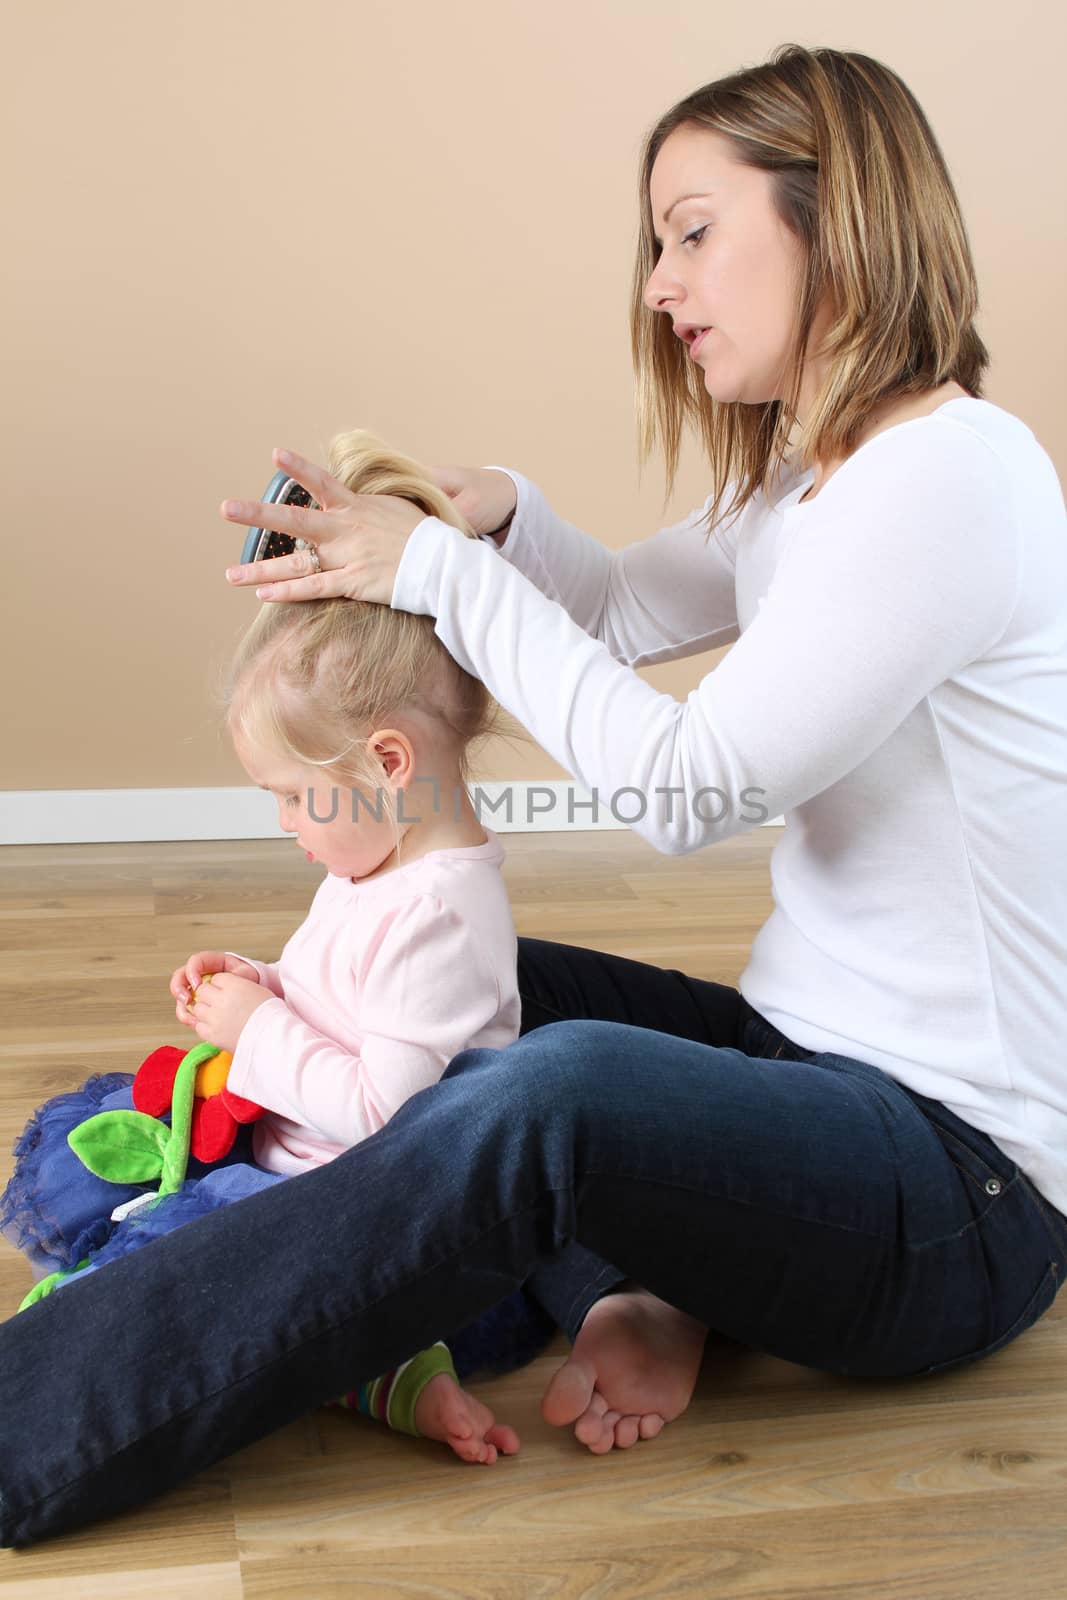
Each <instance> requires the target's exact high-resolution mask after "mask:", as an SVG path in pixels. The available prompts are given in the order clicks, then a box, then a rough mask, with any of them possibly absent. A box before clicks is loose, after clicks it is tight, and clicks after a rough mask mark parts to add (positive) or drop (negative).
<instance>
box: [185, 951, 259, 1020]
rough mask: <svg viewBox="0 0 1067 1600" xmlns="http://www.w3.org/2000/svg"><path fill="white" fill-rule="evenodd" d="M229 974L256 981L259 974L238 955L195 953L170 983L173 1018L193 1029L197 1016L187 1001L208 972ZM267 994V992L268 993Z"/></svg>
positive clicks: (218, 952)
mask: <svg viewBox="0 0 1067 1600" xmlns="http://www.w3.org/2000/svg"><path fill="white" fill-rule="evenodd" d="M216 972H232V973H233V974H234V976H235V977H238V978H249V979H251V981H252V982H253V983H258V982H259V973H258V972H257V971H256V969H255V967H253V966H252V965H251V964H250V963H249V962H247V961H242V960H241V958H240V956H230V955H227V954H226V952H225V950H197V951H196V953H195V954H194V955H191V956H189V958H188V960H187V961H186V962H185V963H184V965H183V966H180V967H176V968H175V970H174V973H173V975H172V976H171V980H170V992H171V994H172V995H173V996H174V998H175V1000H176V1001H177V1002H178V1003H177V1005H176V1007H175V1015H176V1016H177V1018H178V1021H179V1022H184V1024H185V1026H186V1027H187V1028H195V1027H196V1017H195V1016H194V1015H193V1013H192V1012H191V1011H190V1010H189V1001H190V1000H191V998H192V996H193V995H194V994H195V992H196V989H197V987H198V986H199V985H200V984H201V983H202V982H203V981H204V977H205V975H206V974H207V973H211V974H212V975H214V974H215V973H216ZM267 993H268V994H269V993H270V990H268V991H267Z"/></svg>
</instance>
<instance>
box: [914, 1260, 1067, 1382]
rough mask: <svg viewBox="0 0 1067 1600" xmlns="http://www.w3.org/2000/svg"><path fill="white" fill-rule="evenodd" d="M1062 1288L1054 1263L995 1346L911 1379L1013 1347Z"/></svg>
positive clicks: (937, 1365) (938, 1363) (940, 1363)
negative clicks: (1007, 1345)
mask: <svg viewBox="0 0 1067 1600" xmlns="http://www.w3.org/2000/svg"><path fill="white" fill-rule="evenodd" d="M1059 1287H1060V1272H1059V1263H1058V1262H1056V1261H1050V1262H1049V1263H1048V1265H1047V1266H1046V1268H1045V1272H1044V1275H1043V1277H1042V1278H1041V1281H1040V1283H1039V1284H1038V1286H1037V1288H1036V1289H1035V1290H1034V1292H1033V1294H1032V1295H1031V1296H1030V1298H1029V1300H1028V1301H1027V1302H1026V1305H1025V1306H1024V1307H1023V1309H1022V1311H1020V1313H1019V1315H1018V1316H1017V1317H1016V1319H1015V1321H1014V1322H1013V1323H1012V1324H1011V1327H1010V1328H1008V1329H1007V1330H1006V1331H1005V1332H1004V1333H1002V1334H999V1335H998V1337H997V1338H996V1339H994V1340H993V1341H992V1343H991V1344H987V1345H985V1346H984V1347H983V1348H982V1349H981V1350H973V1351H971V1352H969V1353H968V1354H967V1355H962V1356H953V1357H952V1358H951V1360H949V1361H936V1362H935V1363H934V1365H933V1366H931V1367H922V1368H920V1369H919V1371H918V1372H915V1373H912V1374H911V1376H912V1377H916V1378H920V1377H921V1378H925V1377H928V1376H930V1375H931V1374H933V1373H935V1372H947V1371H948V1370H949V1368H950V1367H962V1366H966V1365H967V1363H968V1362H970V1361H981V1360H982V1359H983V1358H984V1357H985V1356H991V1355H994V1354H995V1353H996V1352H997V1351H998V1350H1002V1349H1003V1348H1004V1346H1005V1345H1006V1344H1010V1343H1011V1341H1012V1340H1013V1339H1015V1338H1018V1336H1019V1334H1020V1333H1025V1332H1026V1330H1027V1328H1029V1327H1031V1326H1032V1325H1033V1323H1035V1322H1036V1321H1037V1319H1038V1318H1039V1317H1041V1316H1043V1315H1044V1313H1045V1312H1046V1311H1047V1310H1048V1308H1049V1306H1050V1305H1051V1304H1052V1302H1053V1300H1055V1298H1056V1295H1057V1293H1058V1292H1059Z"/></svg>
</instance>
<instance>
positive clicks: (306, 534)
mask: <svg viewBox="0 0 1067 1600" xmlns="http://www.w3.org/2000/svg"><path fill="white" fill-rule="evenodd" d="M219 510H220V512H221V513H222V515H223V516H224V517H225V518H226V521H227V522H240V523H242V524H243V525H244V526H245V527H246V528H270V529H271V530H272V532H274V533H287V534H289V535H290V537H291V538H293V539H311V540H313V541H316V542H317V541H318V540H319V539H324V538H325V537H326V535H327V534H328V533H329V532H330V531H331V530H332V528H333V523H332V522H331V521H330V514H329V512H328V511H316V510H314V509H313V508H312V507H311V506H282V505H274V504H269V503H268V502H267V501H266V500H224V501H223V502H222V505H221V506H220V507H219ZM281 559H282V558H281V557H280V556H279V557H278V560H279V561H280V560H281Z"/></svg>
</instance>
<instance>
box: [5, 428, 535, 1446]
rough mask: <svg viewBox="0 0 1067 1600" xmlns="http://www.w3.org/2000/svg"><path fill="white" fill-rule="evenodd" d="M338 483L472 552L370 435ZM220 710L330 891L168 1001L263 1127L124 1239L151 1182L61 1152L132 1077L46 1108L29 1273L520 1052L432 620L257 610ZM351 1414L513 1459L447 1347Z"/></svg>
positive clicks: (121, 1242)
mask: <svg viewBox="0 0 1067 1600" xmlns="http://www.w3.org/2000/svg"><path fill="white" fill-rule="evenodd" d="M330 470H331V471H332V473H333V474H334V476H335V477H337V478H339V479H340V481H341V482H343V483H345V484H346V486H347V487H349V488H350V489H352V490H354V491H355V492H357V493H363V494H368V493H381V494H395V495H403V496H405V497H406V498H408V499H410V500H412V501H413V502H414V503H415V504H417V505H419V506H421V507H422V508H423V509H424V510H425V511H426V513H427V514H428V515H433V516H437V517H440V518H441V519H442V520H444V521H448V522H450V523H452V524H453V525H455V526H458V527H460V528H461V529H462V531H463V532H465V533H468V534H470V536H471V537H473V534H472V533H471V530H470V529H468V528H467V526H466V524H465V523H464V521H463V519H462V517H461V515H460V513H459V512H457V511H456V509H455V507H454V506H453V504H452V502H451V501H450V500H449V499H448V497H447V496H446V495H445V494H444V493H443V492H442V491H441V490H440V489H438V488H437V487H436V486H435V485H434V484H433V483H432V482H430V481H429V480H428V479H427V478H426V477H425V475H424V474H423V473H422V472H421V471H420V470H419V468H418V467H417V465H416V464H415V463H414V462H411V461H409V460H408V459H407V458H405V457H403V456H399V455H397V454H396V453H395V452H392V451H388V450H386V449H385V448H384V447H383V446H382V445H381V443H380V442H379V441H378V440H376V439H375V438H374V437H373V435H370V434H366V433H363V432H356V433H350V434H343V435H340V436H339V437H337V438H336V439H334V440H333V442H332V444H331V447H330ZM226 701H227V722H228V725H229V729H230V733H231V735H232V738H233V742H234V747H235V750H236V752H237V755H238V757H239V759H240V761H241V763H242V765H243V766H244V767H245V769H246V771H247V772H248V773H249V776H250V777H251V778H252V779H253V780H254V781H255V782H256V783H258V784H259V785H260V786H261V787H262V788H264V789H267V790H269V791H270V792H271V793H272V794H273V795H274V796H275V797H276V799H277V802H278V814H279V821H280V824H281V826H282V828H284V829H285V831H286V832H288V833H291V834H293V835H294V836H295V837H296V840H297V843H298V844H299V845H300V847H301V848H302V849H303V850H304V851H305V853H306V855H307V857H308V859H309V860H315V861H317V862H319V863H320V865H322V866H323V867H325V868H326V876H325V878H324V879H323V881H322V883H321V885H320V886H319V889H318V891H317V892H316V894H315V897H314V899H313V900H312V903H311V907H310V909H309V911H308V915H307V917H306V919H305V921H304V922H303V923H302V925H301V926H300V927H299V928H298V929H297V931H296V932H295V933H294V934H293V936H292V937H291V938H290V940H289V941H288V943H287V944H286V946H285V948H284V950H283V951H282V954H281V957H280V959H279V960H278V961H277V962H274V963H264V962H261V961H256V960H252V959H250V958H246V957H243V956H239V955H236V954H234V953H232V952H223V951H205V950H201V951H198V952H196V953H195V954H193V955H191V956H189V957H188V958H187V959H186V960H185V962H184V963H183V964H182V965H181V966H180V967H179V968H178V969H177V970H176V971H175V973H174V975H173V977H172V978H171V985H170V987H171V993H172V994H173V995H174V997H175V1000H176V1003H177V1016H178V1020H179V1021H180V1022H182V1023H184V1024H185V1025H186V1026H188V1027H189V1028H191V1029H193V1030H195V1032H196V1033H197V1034H198V1035H199V1037H200V1039H202V1040H205V1041H209V1042H210V1043H211V1044H213V1045H216V1046H218V1047H219V1048H220V1049H223V1050H228V1051H230V1052H231V1053H232V1056H233V1061H232V1065H231V1066H230V1071H229V1079H228V1083H227V1087H228V1088H229V1089H230V1090H231V1091H232V1092H233V1093H234V1094H236V1095H238V1096H241V1097H243V1098H244V1099H247V1100H250V1101H254V1102H256V1103H257V1104H258V1105H261V1106H263V1107H265V1108H266V1112H265V1115H264V1116H263V1117H262V1118H261V1119H260V1120H259V1121H257V1122H255V1123H253V1124H250V1125H249V1126H248V1127H245V1128H242V1130H241V1134H240V1136H239V1140H238V1143H237V1145H236V1146H235V1147H234V1150H233V1152H231V1155H230V1156H229V1157H227V1158H226V1159H225V1161H224V1162H223V1163H220V1164H218V1165H216V1166H213V1167H211V1168H210V1169H209V1168H206V1167H203V1166H202V1165H201V1164H199V1163H197V1162H196V1161H195V1160H192V1159H191V1160H190V1163H189V1172H190V1173H191V1174H195V1175H193V1176H190V1177H188V1178H187V1179H186V1181H185V1183H184V1184H183V1185H182V1187H181V1189H180V1190H179V1191H178V1192H177V1193H176V1194H174V1195H171V1196H168V1197H167V1198H165V1199H162V1200H160V1201H159V1202H158V1203H157V1204H156V1205H154V1206H149V1207H146V1208H144V1209H141V1210H135V1211H133V1212H132V1213H131V1214H130V1215H129V1216H128V1217H126V1218H124V1219H123V1220H120V1221H118V1222H114V1221H113V1220H112V1218H111V1212H112V1208H113V1207H115V1206H116V1205H117V1203H118V1202H119V1201H122V1200H124V1199H126V1198H127V1197H133V1198H136V1197H137V1196H138V1195H139V1194H141V1193H144V1192H145V1190H144V1188H143V1187H141V1188H138V1187H130V1188H122V1187H120V1186H116V1185H114V1184H108V1183H105V1182H104V1181H103V1180H102V1179H99V1178H96V1177H94V1176H93V1175H92V1174H91V1173H89V1172H88V1171H87V1170H86V1169H85V1168H84V1167H83V1166H81V1164H80V1163H79V1161H78V1158H77V1157H76V1156H75V1154H74V1153H73V1151H72V1150H71V1149H70V1147H69V1145H68V1144H67V1138H66V1136H67V1134H68V1133H69V1131H70V1130H71V1129H72V1128H73V1127H75V1126H76V1125H77V1124H78V1123H80V1122H83V1121H84V1120H85V1119H86V1118H87V1117H89V1116H91V1115H93V1114H94V1113H96V1112H99V1111H102V1110H108V1109H112V1108H114V1107H123V1106H129V1105H131V1104H132V1100H131V1096H130V1089H129V1084H130V1083H131V1082H132V1075H128V1074H117V1073H113V1074H108V1075H107V1076H105V1077H97V1078H94V1079H90V1081H89V1082H88V1083H87V1084H86V1085H84V1086H83V1087H82V1089H80V1090H78V1091H76V1092H75V1093H73V1094H68V1095H61V1096H58V1097H56V1098H55V1099H54V1100H51V1101H49V1102H47V1104H46V1105H45V1106H43V1107H42V1108H41V1109H40V1111H38V1112H37V1113H36V1115H35V1117H34V1118H33V1119H32V1120H31V1122H30V1124H29V1125H28V1126H27V1128H26V1130H25V1132H24V1133H23V1135H22V1137H21V1139H20V1140H19V1143H18V1145H17V1146H16V1154H17V1155H18V1158H19V1159H18V1164H17V1166H16V1170H15V1173H14V1175H13V1177H12V1179H11V1181H10V1183H9V1184H8V1187H7V1190H6V1192H5V1194H4V1197H3V1200H2V1202H0V1231H2V1232H3V1233H4V1234H5V1236H6V1237H8V1238H9V1239H11V1240H12V1241H13V1242H14V1243H15V1244H17V1245H18V1246H19V1247H20V1248H22V1249H25V1250H26V1252H27V1254H28V1255H29V1256H30V1259H31V1262H32V1263H33V1265H34V1267H35V1270H37V1271H38V1272H40V1271H45V1272H51V1271H52V1270H53V1269H55V1268H56V1267H59V1268H60V1269H68V1270H69V1269H71V1268H75V1267H77V1266H78V1264H79V1263H80V1262H82V1261H87V1265H83V1266H82V1267H81V1270H82V1271H92V1270H98V1269H99V1268H100V1267H101V1266H105V1265H107V1264H108V1263H109V1262H111V1261H113V1260H116V1259H118V1258H119V1257H121V1256H122V1255H125V1254H128V1253H129V1252H130V1251H131V1250H133V1249H137V1248H140V1247H141V1246H142V1245H144V1244H146V1243H149V1242H150V1241H151V1240H152V1239H154V1238H156V1237H159V1235H160V1234H161V1233H163V1232H168V1231H170V1229H171V1228H173V1227H176V1226H179V1225H180V1224H181V1223H183V1222H185V1221H189V1220H193V1219H195V1218H196V1217H198V1216H202V1215H204V1214H205V1213H206V1212H208V1211H210V1210H212V1209H214V1208H215V1207H216V1206H218V1205H222V1204H226V1203H229V1202H231V1201H233V1200H236V1199H240V1198H242V1197H243V1196H244V1195H247V1194H250V1193H252V1192H254V1191H255V1190H256V1189H258V1188H261V1187H264V1186H266V1185H267V1184H270V1183H275V1182H279V1181H281V1180H282V1179H284V1178H285V1177H287V1176H290V1175H294V1174H297V1173H301V1172H306V1171H308V1170H310V1169H312V1168H313V1167H315V1166H318V1165H321V1164H322V1163H324V1162H327V1161H330V1160H332V1159H333V1158H334V1157H335V1156H337V1155H339V1154H340V1153H341V1152H342V1151H343V1150H345V1149H348V1148H350V1147H351V1146H352V1145H354V1144H358V1143H359V1142H360V1141H361V1140H362V1139H365V1138H367V1137H368V1136H369V1135H370V1134H372V1133H374V1132H376V1131H377V1130H378V1129H380V1128H382V1127H383V1126H384V1125H385V1124H386V1122H388V1120H389V1118H390V1117H391V1116H392V1115H393V1113H394V1112H395V1111H396V1110H397V1109H398V1108H399V1106H401V1105H402V1104H403V1103H404V1101H405V1100H408V1099H409V1098H410V1097H411V1096H412V1095H414V1094H417V1093H418V1092H419V1091H420V1090H421V1089H424V1088H426V1087H427V1086H428V1085H430V1084H433V1083H435V1082H437V1080H438V1079H439V1078H440V1077H441V1076H442V1074H443V1073H444V1071H445V1069H446V1068H447V1066H448V1064H449V1061H450V1060H451V1059H452V1057H453V1056H455V1055H457V1054H459V1052H460V1051H462V1050H464V1049H467V1048H470V1047H487V1048H498V1047H501V1046H504V1045H507V1044H510V1043H511V1042H512V1041H513V1040H514V1039H516V1038H517V1037H518V1034H519V1022H520V1001H519V994H518V988H517V982H516V968H517V942H516V936H515V928H514V924H513V921H512V916H511V908H510V905H509V903H508V897H507V891H506V888H505V885H504V881H503V878H502V876H501V873H500V865H501V862H502V861H503V859H504V851H503V848H502V846H501V845H500V843H499V841H498V839H497V837H496V835H495V834H494V833H493V832H492V831H491V830H489V829H486V828H483V827H482V825H481V824H480V822H479V821H478V818H477V816H476V814H475V811H474V808H473V806H472V804H471V801H470V797H469V795H468V793H467V788H466V781H467V777H468V773H469V749H470V746H471V745H472V743H473V741H474V740H476V739H481V738H484V737H485V736H486V735H487V734H489V733H491V732H493V731H495V729H496V725H497V717H498V712H499V707H497V706H496V704H495V702H494V701H492V699H491V697H490V696H489V694H488V691H487V690H486V689H485V688H484V686H483V685H482V684H481V683H479V682H478V680H477V679H475V678H473V677H471V676H470V675H469V674H468V673H466V672H465V671H464V670H463V669H462V668H461V667H460V666H459V665H458V664H457V663H456V662H455V661H454V660H453V658H452V657H451V656H450V655H449V654H448V652H447V650H446V649H445V648H444V646H443V645H442V644H441V643H440V641H439V640H438V639H437V637H436V636H435V634H434V625H433V618H432V617H425V616H414V615H412V614H410V613H408V612H405V611H394V610H392V609H391V608H390V607H388V606H380V605H374V604H370V603H364V602H361V601H350V600H337V599H331V600H323V601H309V602H303V603H298V604H287V605H270V604H265V605H264V606H263V607H262V609H261V611H260V612H259V613H258V615H257V616H256V618H255V620H254V622H253V623H252V625H251V627H250V628H249V630H248V632H247V633H246V635H245V637H244V638H243V640H242V641H241V643H240V645H239V647H238V651H237V655H236V659H235V661H234V663H233V666H232V669H231V674H230V684H229V688H228V691H227V696H226ZM413 1176H414V1175H411V1174H404V1173H399V1174H398V1175H397V1178H398V1181H399V1182H406V1181H410V1179H411V1178H412V1177H413ZM412 1205H413V1206H417V1205H418V1191H417V1186H416V1185H415V1184H413V1185H412ZM278 1268H279V1270H284V1263H279V1264H278ZM77 1279H78V1273H77V1272H74V1273H73V1274H72V1276H71V1277H70V1278H69V1279H65V1280H64V1281H63V1282H61V1283H60V1284H59V1286H58V1287H59V1288H61V1289H63V1290H64V1291H65V1290H66V1289H67V1287H68V1285H75V1284H76V1283H77ZM551 1332H552V1325H551V1323H550V1321H549V1320H548V1319H547V1317H546V1316H545V1315H544V1314H543V1313H540V1311H539V1308H538V1307H537V1306H536V1305H535V1304H534V1303H533V1302H532V1301H530V1300H529V1299H528V1298H527V1297H526V1296H525V1295H524V1294H523V1293H522V1292H521V1291H520V1292H519V1294H517V1295H514V1296H512V1297H511V1299H510V1300H508V1301H504V1302H502V1304H501V1305H500V1306H499V1307H497V1308H494V1310H493V1311H491V1312H489V1313H488V1314H487V1316H486V1317H485V1318H484V1319H482V1321H481V1322H480V1323H475V1324H473V1325H472V1326H471V1328H469V1329H464V1330H461V1332H460V1333H459V1334H458V1335H456V1336H455V1338H454V1339H453V1341H452V1352H453V1355H455V1356H456V1359H457V1362H459V1364H460V1365H463V1364H466V1366H467V1369H468V1370H475V1369H477V1368H479V1367H486V1368H491V1369H493V1370H497V1371H499V1370H503V1368H504V1367H506V1366H509V1365H510V1366H516V1365H519V1364H521V1362H522V1361H524V1360H526V1359H529V1358H530V1357H531V1356H532V1355H534V1354H535V1353H536V1352H537V1350H538V1349H540V1348H541V1347H542V1346H543V1345H544V1343H545V1342H546V1340H547V1338H548V1337H549V1336H550V1334H551ZM494 1346H495V1348H494ZM505 1347H506V1348H505ZM460 1352H463V1353H464V1354H465V1356H466V1362H465V1363H464V1362H460V1361H459V1355H460ZM340 1403H342V1404H347V1405H349V1406H351V1407H352V1408H354V1409H361V1410H364V1411H367V1412H368V1413H369V1414H371V1415H375V1416H378V1417H381V1418H384V1419H385V1420H387V1421H389V1422H390V1423H391V1425H393V1426H394V1427H398V1428H400V1429H401V1430H402V1431H407V1432H414V1433H418V1434H421V1435H424V1436H426V1437H430V1438H435V1439H439V1440H442V1441H445V1442H447V1443H448V1444H449V1445H450V1446H451V1448H452V1449H453V1450H454V1451H455V1453H456V1454H457V1455H459V1456H460V1457H461V1458H463V1459H464V1460H468V1461H483V1462H491V1461H494V1460H495V1459H496V1456H497V1452H498V1450H499V1451H503V1452H504V1453H513V1452H514V1451H515V1450H516V1449H517V1448H518V1438H517V1436H516V1435H515V1433H514V1431H513V1430H512V1429H511V1428H508V1427H505V1426H502V1425H500V1426H498V1425H497V1424H496V1423H495V1421H494V1418H493V1416H492V1413H491V1412H490V1411H489V1410H488V1408H487V1407H485V1406H484V1405H482V1404H481V1403H480V1402H479V1401H477V1400H475V1399H474V1398H473V1396H471V1395H469V1394H467V1393H466V1392H465V1391H464V1390H462V1389H461V1388H460V1387H459V1384H458V1381H457V1375H456V1366H454V1365H453V1362H452V1359H450V1355H449V1351H448V1349H447V1348H446V1347H445V1346H443V1345H437V1346H434V1347H433V1348H432V1350H431V1351H424V1352H422V1353H421V1355H418V1356H416V1357H414V1358H413V1359H412V1361H410V1362H408V1363H405V1365H404V1366H403V1367H401V1368H398V1369H397V1370H396V1371H395V1372H392V1373H387V1374H384V1375H383V1376H382V1377H381V1378H379V1379H376V1380H375V1381H374V1382H373V1383H371V1384H364V1385H363V1386H362V1387H361V1389H360V1390H358V1391H355V1392H354V1393H353V1394H352V1395H349V1396H346V1397H345V1399H344V1400H343V1401H342V1402H340Z"/></svg>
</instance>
